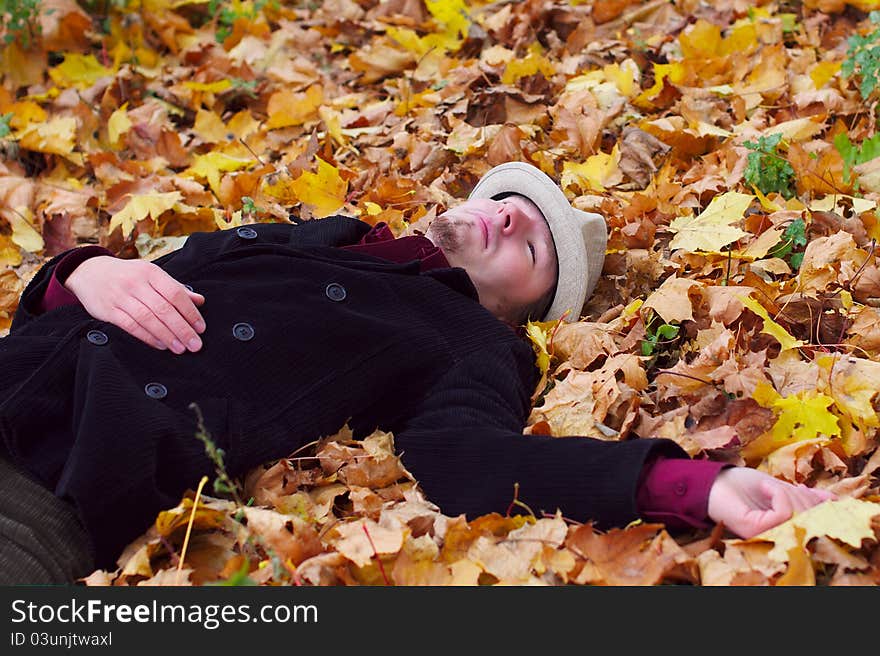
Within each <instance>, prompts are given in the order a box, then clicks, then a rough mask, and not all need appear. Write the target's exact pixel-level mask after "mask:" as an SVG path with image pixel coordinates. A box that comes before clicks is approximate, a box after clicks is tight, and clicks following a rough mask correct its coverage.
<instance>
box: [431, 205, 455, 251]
mask: <svg viewBox="0 0 880 656" xmlns="http://www.w3.org/2000/svg"><path fill="white" fill-rule="evenodd" d="M460 225H461V224H460V223H459V222H458V221H456V220H455V219H453V218H452V217H448V216H444V215H442V214H441V215H440V216H438V217H437V218H436V219H434V220H433V221H432V222H431V225H430V226H429V227H428V236H429V237H430V239H431V241H432V242H434V245H435V246H439V247H440V249H441V250H442V251H443V252H444V253H446V254H454V253H457V252H458V251H459V250H460V249H461V234H460V231H459V226H460Z"/></svg>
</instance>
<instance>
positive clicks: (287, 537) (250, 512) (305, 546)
mask: <svg viewBox="0 0 880 656" xmlns="http://www.w3.org/2000/svg"><path fill="white" fill-rule="evenodd" d="M244 514H245V517H246V518H247V530H248V532H249V533H250V534H251V535H255V536H259V541H258V544H260V545H261V546H262V547H263V548H265V549H266V550H267V551H271V552H272V553H273V554H275V555H277V556H278V557H279V558H281V560H282V561H285V560H290V562H292V563H293V564H294V565H299V564H300V563H301V562H302V561H304V560H306V559H307V558H311V557H312V556H315V555H317V554H319V553H321V552H322V551H323V550H324V548H323V545H322V544H321V541H320V540H319V539H318V533H317V531H315V529H314V528H312V527H311V526H310V525H309V524H307V523H306V522H304V521H303V520H301V519H299V518H298V517H290V516H288V515H282V514H281V513H278V512H275V511H274V510H269V509H266V508H252V507H247V508H244Z"/></svg>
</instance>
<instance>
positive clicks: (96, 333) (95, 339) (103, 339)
mask: <svg viewBox="0 0 880 656" xmlns="http://www.w3.org/2000/svg"><path fill="white" fill-rule="evenodd" d="M86 339H87V340H89V341H90V342H91V343H92V344H94V345H95V346H104V344H106V343H107V342H109V341H110V338H109V337H107V335H106V333H102V332H101V331H100V330H90V331H89V332H88V333H87V334H86Z"/></svg>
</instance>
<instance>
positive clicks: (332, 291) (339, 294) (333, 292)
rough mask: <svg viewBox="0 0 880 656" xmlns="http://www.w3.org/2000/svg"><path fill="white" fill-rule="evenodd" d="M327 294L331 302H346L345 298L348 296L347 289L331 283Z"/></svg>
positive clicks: (326, 291)
mask: <svg viewBox="0 0 880 656" xmlns="http://www.w3.org/2000/svg"><path fill="white" fill-rule="evenodd" d="M325 293H326V294H327V298H329V299H330V300H331V301H344V300H345V297H346V296H347V294H346V291H345V287H343V286H342V285H340V284H339V283H337V282H331V283H330V284H329V285H327V289H326V290H325Z"/></svg>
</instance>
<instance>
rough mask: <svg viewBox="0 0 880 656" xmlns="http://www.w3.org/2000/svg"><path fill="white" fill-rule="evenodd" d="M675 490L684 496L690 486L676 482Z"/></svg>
mask: <svg viewBox="0 0 880 656" xmlns="http://www.w3.org/2000/svg"><path fill="white" fill-rule="evenodd" d="M674 490H675V494H676V495H678V496H680V497H683V496H684V495H685V493H686V492H687V491H688V488H687V485H685V484H684V483H676V484H675V488H674Z"/></svg>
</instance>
